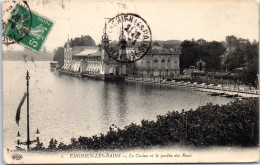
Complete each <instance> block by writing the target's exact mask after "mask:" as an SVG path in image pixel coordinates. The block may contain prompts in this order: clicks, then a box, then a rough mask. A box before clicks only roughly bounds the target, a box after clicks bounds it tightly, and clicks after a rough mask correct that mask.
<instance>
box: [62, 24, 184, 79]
mask: <svg viewBox="0 0 260 165" xmlns="http://www.w3.org/2000/svg"><path fill="white" fill-rule="evenodd" d="M125 43H126V42H125V37H124V34H123V32H122V34H121V35H120V37H119V45H120V44H121V45H120V46H119V47H120V49H119V56H120V58H126V57H129V56H130V53H131V52H132V49H131V48H129V47H126V45H123V44H125ZM108 44H109V38H108V36H107V34H106V28H105V30H104V34H103V36H102V40H101V46H99V47H97V46H75V47H70V45H69V40H68V42H67V43H66V45H65V47H64V66H63V67H62V69H61V73H64V74H69V75H78V76H86V77H92V78H99V79H124V77H125V76H131V75H137V76H143V77H162V78H176V77H178V76H179V74H180V67H179V56H180V54H181V52H180V50H179V49H177V48H176V49H165V48H162V47H160V46H152V47H151V48H150V50H149V51H148V53H147V54H146V55H145V56H144V57H143V58H142V59H140V60H138V61H136V62H134V63H122V62H118V61H116V60H114V59H113V58H111V57H110V56H109V55H108V54H107V53H106V51H105V47H106V46H107V45H108Z"/></svg>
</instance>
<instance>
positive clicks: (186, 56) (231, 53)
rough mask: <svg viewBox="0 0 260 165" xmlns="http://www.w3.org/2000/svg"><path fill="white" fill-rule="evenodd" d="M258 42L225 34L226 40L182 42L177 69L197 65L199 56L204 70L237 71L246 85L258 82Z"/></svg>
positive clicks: (254, 84)
mask: <svg viewBox="0 0 260 165" xmlns="http://www.w3.org/2000/svg"><path fill="white" fill-rule="evenodd" d="M258 49H259V46H258V42H256V41H254V42H250V41H249V40H246V39H241V38H236V37H235V36H227V37H226V42H217V41H212V42H207V41H206V40H204V39H199V40H197V41H195V40H194V39H193V40H191V41H189V40H185V41H183V42H182V43H181V52H182V53H181V56H180V69H181V71H182V70H183V69H185V68H190V66H196V62H198V61H199V60H200V59H201V60H202V61H204V62H206V70H208V71H222V72H226V71H228V72H233V73H236V74H237V76H238V77H240V78H239V79H241V80H242V82H243V83H245V84H251V85H253V86H256V85H257V83H258V82H257V78H258V77H257V74H258V65H259V64H258Z"/></svg>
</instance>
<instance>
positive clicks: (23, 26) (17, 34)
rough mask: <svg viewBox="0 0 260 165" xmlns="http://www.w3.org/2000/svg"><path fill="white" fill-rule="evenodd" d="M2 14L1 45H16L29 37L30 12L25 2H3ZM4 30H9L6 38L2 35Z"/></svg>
mask: <svg viewBox="0 0 260 165" xmlns="http://www.w3.org/2000/svg"><path fill="white" fill-rule="evenodd" d="M5 6H6V7H5ZM2 14H3V15H2V31H3V34H2V43H3V44H5V45H10V44H14V43H17V42H19V41H21V40H22V39H23V38H24V37H26V36H28V35H29V33H30V30H31V26H32V12H31V10H30V7H29V5H28V3H27V1H6V2H4V3H3V11H2ZM7 26H8V27H7ZM5 28H8V29H9V33H8V36H7V35H5V34H4V30H5ZM10 32H11V33H10Z"/></svg>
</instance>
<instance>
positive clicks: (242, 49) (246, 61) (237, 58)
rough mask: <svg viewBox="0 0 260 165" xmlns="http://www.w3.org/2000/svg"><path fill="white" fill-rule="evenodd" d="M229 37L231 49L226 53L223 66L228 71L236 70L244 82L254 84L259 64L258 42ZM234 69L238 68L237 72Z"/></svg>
mask: <svg viewBox="0 0 260 165" xmlns="http://www.w3.org/2000/svg"><path fill="white" fill-rule="evenodd" d="M231 37H232V43H231V44H233V50H231V52H230V53H229V54H228V55H227V57H226V60H225V66H224V67H226V69H227V70H228V71H231V72H232V71H233V72H237V73H238V74H239V76H240V77H241V79H242V81H243V82H244V83H246V84H251V85H254V86H256V84H257V73H258V65H259V64H258V60H259V59H258V43H257V42H253V43H250V42H249V41H248V40H245V39H241V38H239V39H237V38H236V37H234V36H231ZM229 45H230V43H229ZM236 69H239V72H238V71H235V70H236Z"/></svg>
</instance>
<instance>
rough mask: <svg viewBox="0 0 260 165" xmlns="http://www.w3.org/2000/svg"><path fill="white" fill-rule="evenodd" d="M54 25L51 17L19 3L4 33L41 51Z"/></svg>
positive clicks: (28, 46)
mask: <svg viewBox="0 0 260 165" xmlns="http://www.w3.org/2000/svg"><path fill="white" fill-rule="evenodd" d="M52 26H53V22H52V21H50V20H49V19H47V18H45V17H42V16H40V15H38V14H37V13H34V12H31V11H30V10H28V9H26V8H24V7H23V6H20V5H18V4H17V5H16V7H15V8H14V10H13V12H12V14H11V17H10V19H9V20H8V23H7V25H6V26H5V29H4V31H3V35H4V36H6V37H9V38H10V39H12V40H14V41H16V42H18V43H20V44H22V45H24V46H25V47H27V48H30V49H32V50H34V51H36V52H39V51H40V50H41V47H42V45H43V43H44V41H45V39H46V37H47V35H48V34H49V32H50V31H51V28H52Z"/></svg>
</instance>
